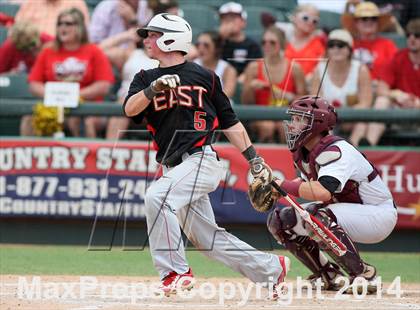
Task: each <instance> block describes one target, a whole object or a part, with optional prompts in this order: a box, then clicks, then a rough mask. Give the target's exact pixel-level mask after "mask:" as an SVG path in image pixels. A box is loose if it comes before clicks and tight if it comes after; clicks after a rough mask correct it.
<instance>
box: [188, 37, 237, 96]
mask: <svg viewBox="0 0 420 310" xmlns="http://www.w3.org/2000/svg"><path fill="white" fill-rule="evenodd" d="M196 45H197V51H198V59H196V60H194V62H196V63H197V64H199V65H200V66H203V67H205V68H207V69H210V70H212V71H214V72H215V73H216V74H217V75H218V76H219V78H220V82H221V83H222V87H223V91H224V92H225V94H226V95H227V96H228V97H229V98H232V97H233V96H234V94H235V90H236V80H237V73H236V70H235V69H234V68H233V67H232V66H231V65H230V64H229V63H228V62H226V61H224V60H223V59H221V58H220V55H221V52H222V38H221V37H220V36H219V34H218V33H217V32H215V31H206V32H203V33H201V34H200V35H199V36H198V38H197V43H196Z"/></svg>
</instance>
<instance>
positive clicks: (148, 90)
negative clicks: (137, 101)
mask: <svg viewBox="0 0 420 310" xmlns="http://www.w3.org/2000/svg"><path fill="white" fill-rule="evenodd" d="M143 92H144V95H145V96H146V98H147V99H149V100H152V99H153V97H154V96H156V94H157V92H155V91H154V90H153V87H152V85H149V86H148V87H146V88H145V89H144V90H143Z"/></svg>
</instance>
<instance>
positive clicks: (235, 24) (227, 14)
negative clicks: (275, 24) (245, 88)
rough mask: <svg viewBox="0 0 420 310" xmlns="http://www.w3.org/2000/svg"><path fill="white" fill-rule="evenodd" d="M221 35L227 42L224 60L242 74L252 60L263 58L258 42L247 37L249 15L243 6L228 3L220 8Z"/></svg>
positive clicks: (223, 55) (223, 54)
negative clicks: (245, 30) (246, 28)
mask: <svg viewBox="0 0 420 310" xmlns="http://www.w3.org/2000/svg"><path fill="white" fill-rule="evenodd" d="M219 16H220V28H219V33H220V35H221V37H222V38H223V39H224V40H225V44H224V47H223V53H222V58H223V59H225V60H227V61H228V62H229V63H230V64H231V65H232V66H233V67H234V68H235V69H236V71H237V72H238V75H239V76H240V77H239V79H240V80H241V74H242V72H243V71H244V70H245V67H246V65H247V64H248V63H249V61H250V60H248V59H252V58H254V59H255V58H261V57H262V53H261V48H260V46H259V45H258V43H257V42H255V41H254V40H252V39H251V38H249V37H247V36H246V35H245V32H244V29H245V27H246V19H247V13H246V12H245V10H244V9H243V7H242V5H241V4H239V3H236V2H228V3H225V4H223V5H222V6H221V7H220V8H219Z"/></svg>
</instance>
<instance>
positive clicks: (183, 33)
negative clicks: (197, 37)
mask: <svg viewBox="0 0 420 310" xmlns="http://www.w3.org/2000/svg"><path fill="white" fill-rule="evenodd" d="M148 31H156V32H161V33H162V34H163V35H162V36H161V37H160V38H159V39H157V40H156V44H157V46H158V47H159V49H160V50H161V51H163V52H172V51H181V52H183V53H185V54H187V53H188V51H189V50H190V47H191V41H192V30H191V26H190V24H189V23H188V22H187V21H186V20H185V19H183V18H182V17H179V16H177V15H172V14H168V13H162V14H158V15H155V16H154V17H153V18H152V19H151V20H150V22H149V23H148V24H147V26H146V27H143V28H140V29H138V30H137V34H138V35H139V36H140V37H142V38H146V37H147V32H148Z"/></svg>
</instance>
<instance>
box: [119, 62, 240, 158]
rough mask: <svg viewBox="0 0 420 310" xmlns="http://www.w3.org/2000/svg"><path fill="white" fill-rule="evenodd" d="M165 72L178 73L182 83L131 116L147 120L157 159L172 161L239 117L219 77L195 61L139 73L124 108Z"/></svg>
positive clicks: (207, 140)
mask: <svg viewBox="0 0 420 310" xmlns="http://www.w3.org/2000/svg"><path fill="white" fill-rule="evenodd" d="M165 74H178V75H179V77H180V80H181V83H180V86H178V87H177V88H176V89H171V90H166V91H162V92H160V93H158V94H157V95H156V96H155V97H154V98H153V100H152V101H151V102H150V104H149V105H148V106H147V108H146V109H145V110H144V111H142V112H141V113H140V114H138V115H136V116H133V117H132V119H133V120H134V121H135V122H136V123H140V122H141V121H142V120H143V118H145V119H146V121H147V127H148V129H149V130H150V131H151V134H152V136H153V139H154V141H155V142H156V143H155V146H156V147H157V148H158V150H157V155H156V160H157V161H158V162H159V163H162V164H171V163H173V162H176V161H177V160H178V159H179V158H180V157H181V156H182V154H183V153H185V152H187V151H189V150H191V149H192V148H194V147H199V146H202V145H206V144H210V143H211V139H212V136H213V131H214V129H216V128H217V127H219V126H220V128H221V129H226V128H229V127H231V126H233V125H235V124H236V123H237V122H239V120H238V118H237V117H236V114H235V112H234V111H233V109H232V107H231V104H230V101H229V99H228V98H227V97H226V95H225V94H224V92H223V91H222V86H221V83H220V79H219V77H218V76H217V75H216V74H215V73H214V72H212V71H210V70H207V69H205V68H203V67H201V66H200V65H198V64H195V63H192V62H184V63H182V64H179V65H176V66H172V67H166V68H155V69H150V70H142V71H140V72H139V73H137V74H136V75H135V76H134V79H133V81H132V82H131V85H130V89H129V91H128V95H127V97H126V98H125V101H124V105H123V109H124V111H125V104H126V102H127V100H128V99H129V98H130V97H131V96H133V95H134V94H136V93H138V92H140V91H141V90H143V89H145V88H146V87H148V86H149V85H150V83H151V82H153V81H154V80H156V79H157V78H159V77H161V76H162V75H165Z"/></svg>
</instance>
